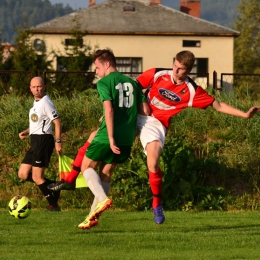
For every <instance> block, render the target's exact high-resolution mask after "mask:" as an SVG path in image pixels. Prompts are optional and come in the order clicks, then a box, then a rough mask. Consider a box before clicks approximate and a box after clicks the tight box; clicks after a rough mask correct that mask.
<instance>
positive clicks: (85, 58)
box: [49, 17, 95, 96]
mask: <svg viewBox="0 0 260 260" xmlns="http://www.w3.org/2000/svg"><path fill="white" fill-rule="evenodd" d="M72 22H73V25H72V29H71V32H70V38H69V39H66V40H65V41H64V42H62V45H63V47H64V50H63V51H60V50H56V51H55V50H53V51H52V54H53V56H54V58H56V59H57V63H58V68H57V71H60V72H61V71H68V72H70V73H66V74H65V73H63V74H62V73H56V75H55V80H53V79H50V82H55V85H56V89H59V93H63V94H66V95H69V96H71V95H72V93H73V91H79V92H82V91H85V90H86V89H89V88H93V87H94V85H93V84H92V82H93V80H94V77H95V75H94V74H93V73H86V72H87V71H88V70H89V67H90V66H91V64H92V47H91V46H90V45H88V44H86V43H85V42H84V36H86V35H87V31H81V30H80V27H81V26H80V23H79V20H78V18H77V17H75V18H74V19H73V20H72ZM71 72H74V73H71ZM80 72H85V73H80ZM49 86H50V84H49ZM50 87H51V86H50Z"/></svg>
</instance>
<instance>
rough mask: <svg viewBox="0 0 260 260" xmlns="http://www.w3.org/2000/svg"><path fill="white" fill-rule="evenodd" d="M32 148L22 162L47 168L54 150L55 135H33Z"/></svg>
mask: <svg viewBox="0 0 260 260" xmlns="http://www.w3.org/2000/svg"><path fill="white" fill-rule="evenodd" d="M30 137H31V147H30V149H29V150H28V151H27V153H26V154H25V157H24V159H23V161H22V163H24V164H30V165H32V166H35V167H45V168H47V167H48V165H49V162H50V159H51V155H52V152H53V149H54V137H53V135H49V134H46V135H31V136H30Z"/></svg>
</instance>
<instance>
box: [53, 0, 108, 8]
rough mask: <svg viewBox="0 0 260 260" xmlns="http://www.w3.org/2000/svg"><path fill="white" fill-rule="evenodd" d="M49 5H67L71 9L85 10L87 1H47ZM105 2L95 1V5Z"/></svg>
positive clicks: (103, 0)
mask: <svg viewBox="0 0 260 260" xmlns="http://www.w3.org/2000/svg"><path fill="white" fill-rule="evenodd" d="M49 1H50V3H51V4H63V6H66V5H67V4H68V5H69V6H70V7H71V8H73V9H79V8H82V9H84V8H87V7H88V4H89V0H73V1H71V0H49ZM105 1H106V0H96V4H100V3H103V2H105Z"/></svg>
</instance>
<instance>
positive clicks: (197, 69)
mask: <svg viewBox="0 0 260 260" xmlns="http://www.w3.org/2000/svg"><path fill="white" fill-rule="evenodd" d="M208 63H209V59H208V58H196V59H195V62H194V65H193V68H192V70H191V73H208Z"/></svg>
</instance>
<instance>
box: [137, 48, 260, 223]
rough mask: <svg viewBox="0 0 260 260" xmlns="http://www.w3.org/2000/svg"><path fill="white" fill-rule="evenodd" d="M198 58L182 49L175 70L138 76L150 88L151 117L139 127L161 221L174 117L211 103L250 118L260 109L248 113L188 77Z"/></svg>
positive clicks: (154, 70) (140, 118) (156, 70)
mask: <svg viewBox="0 0 260 260" xmlns="http://www.w3.org/2000/svg"><path fill="white" fill-rule="evenodd" d="M194 61H195V57H194V54H193V53H192V52H190V51H181V52H179V53H178V54H177V55H176V57H175V60H174V63H173V69H172V70H168V69H160V68H152V69H149V70H147V71H145V72H144V73H142V74H141V75H140V76H139V77H138V78H137V81H138V82H139V83H140V84H141V85H142V87H143V88H144V89H149V92H148V96H147V98H148V103H149V106H150V109H151V116H145V115H139V116H138V122H137V127H138V128H139V130H140V140H141V143H142V145H143V147H144V151H145V153H146V155H147V166H148V170H149V172H148V174H149V182H150V186H151V191H152V193H153V202H152V208H153V211H154V220H155V222H156V223H157V224H161V223H163V222H164V220H165V217H164V214H163V209H162V205H161V198H160V197H161V190H162V172H161V169H160V168H159V159H160V156H161V153H162V149H163V146H164V141H165V135H166V132H167V129H168V127H169V125H170V121H171V118H172V117H173V116H175V115H176V114H178V113H179V112H181V111H182V110H183V109H185V108H188V107H194V108H200V109H206V108H207V107H208V106H211V107H213V108H214V109H216V110H217V111H219V112H221V113H225V114H229V115H233V116H238V117H242V118H250V117H252V116H253V115H254V114H255V113H256V112H258V111H259V110H260V106H254V107H252V108H250V109H249V110H248V112H246V113H245V112H243V111H240V110H238V109H236V108H234V107H232V106H230V105H228V104H226V103H224V102H220V101H218V100H216V99H215V98H214V97H212V96H210V95H209V94H208V93H207V92H206V91H205V90H204V89H203V88H201V87H200V86H197V84H196V83H195V82H194V81H193V80H192V79H191V78H190V77H189V76H188V74H189V73H190V71H191V69H192V67H193V65H194Z"/></svg>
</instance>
